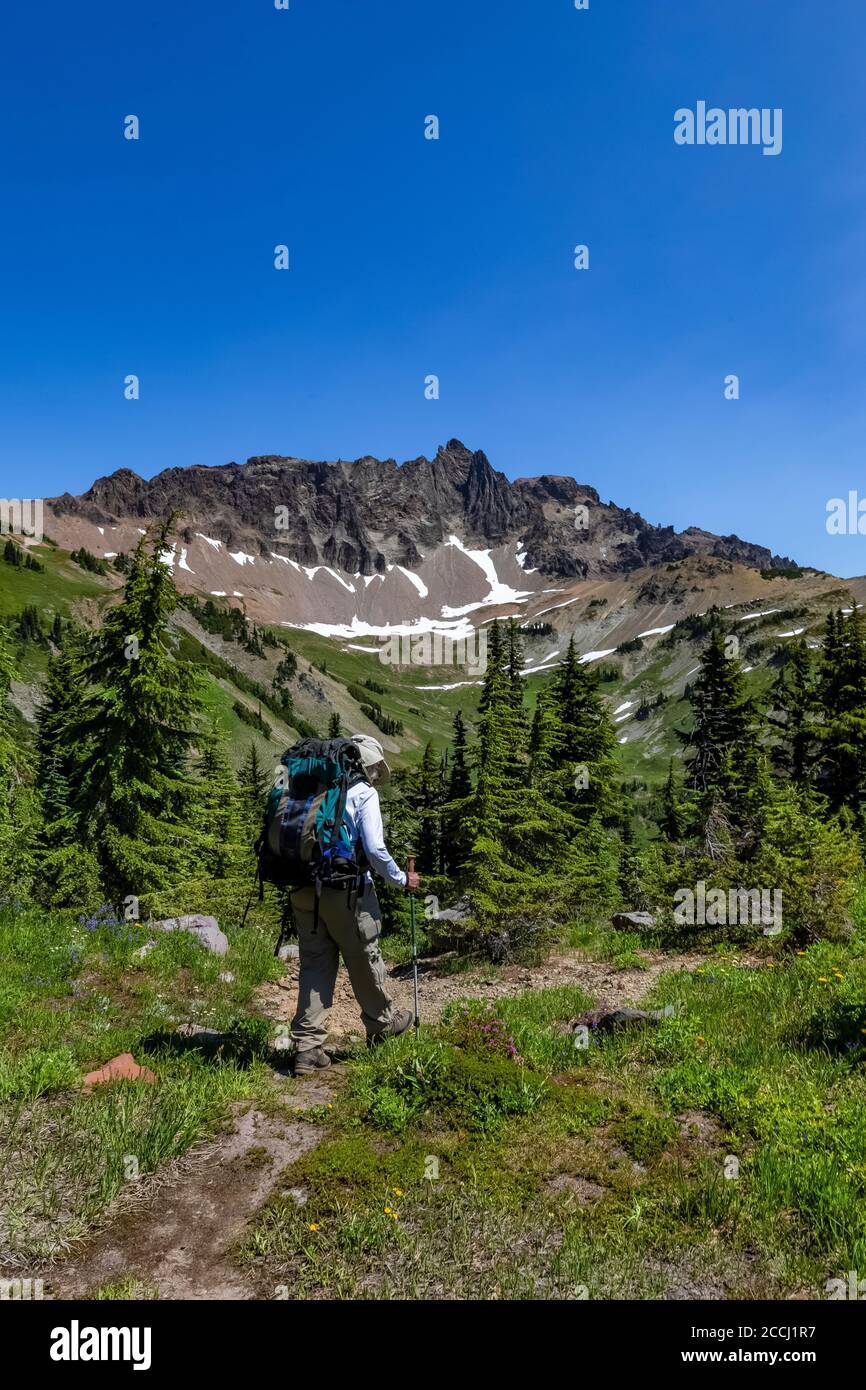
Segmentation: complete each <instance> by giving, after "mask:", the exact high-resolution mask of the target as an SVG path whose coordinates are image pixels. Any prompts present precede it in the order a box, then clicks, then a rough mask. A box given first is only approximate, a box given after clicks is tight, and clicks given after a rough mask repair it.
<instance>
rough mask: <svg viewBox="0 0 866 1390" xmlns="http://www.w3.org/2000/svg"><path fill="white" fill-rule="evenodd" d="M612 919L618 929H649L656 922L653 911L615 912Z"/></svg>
mask: <svg viewBox="0 0 866 1390" xmlns="http://www.w3.org/2000/svg"><path fill="white" fill-rule="evenodd" d="M611 921H612V922H613V925H614V926H615V927H616V928H617V930H618V931H647V930H648V928H650V927H654V926H655V924H656V919H655V917H653V915H652V913H651V912H615V913H614V915H613V917H612V918H611Z"/></svg>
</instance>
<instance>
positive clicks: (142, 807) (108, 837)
mask: <svg viewBox="0 0 866 1390" xmlns="http://www.w3.org/2000/svg"><path fill="white" fill-rule="evenodd" d="M172 529H173V518H168V519H167V520H166V521H164V522H163V523H162V524H161V525H158V526H156V527H154V528H152V529H151V530H150V531H149V532H148V533H147V534H146V535H145V536H143V537H142V539H141V541H140V543H139V545H138V547H137V548H136V551H135V553H134V555H133V557H132V560H131V565H130V569H129V573H128V575H127V578H126V583H125V586H124V591H123V598H122V601H121V602H120V603H119V604H117V605H115V606H114V607H113V608H110V609H109V610H108V613H107V615H106V618H105V622H104V624H103V626H102V628H101V629H100V631H99V632H98V633H97V635H96V637H95V640H94V644H93V652H92V656H91V658H90V660H89V662H88V665H87V669H86V672H85V675H86V679H87V681H88V685H89V687H90V689H89V692H88V695H87V697H86V700H85V707H84V712H83V717H82V721H81V727H80V730H79V738H80V741H81V742H82V745H83V747H84V756H83V760H82V766H81V769H80V773H79V775H78V777H77V784H76V787H75V793H74V801H73V805H74V809H75V810H76V811H77V812H78V813H79V815H80V816H81V818H82V824H86V829H87V844H88V847H90V848H91V849H92V850H93V852H94V853H95V854H96V855H97V857H98V860H99V864H100V872H101V875H102V881H103V887H104V891H105V893H106V895H107V897H108V898H109V899H110V900H111V901H113V902H115V903H117V902H119V901H120V900H122V899H124V898H125V897H127V896H128V895H133V896H135V897H138V898H140V899H143V900H146V899H147V897H148V895H150V894H151V893H156V892H159V891H162V890H169V889H171V888H173V887H174V886H175V885H176V884H177V883H178V882H180V881H182V880H183V879H185V878H186V877H188V874H189V871H190V869H191V868H192V866H193V865H194V864H195V863H196V862H197V859H198V854H199V849H200V846H199V845H198V844H197V836H196V833H195V827H196V821H197V818H196V814H195V810H196V801H197V798H198V796H199V795H200V788H199V786H198V784H197V783H196V781H195V780H194V778H193V777H192V774H191V768H190V754H191V751H192V749H193V747H194V746H196V744H197V743H198V740H199V734H200V724H201V718H202V715H203V702H202V677H201V675H200V673H199V672H198V671H197V670H196V668H195V667H194V666H193V665H192V663H191V662H189V661H187V660H185V659H184V658H182V657H180V656H179V655H177V654H176V652H174V651H173V650H172V644H171V641H170V635H169V620H170V618H171V616H172V614H173V612H174V611H175V609H176V608H177V606H178V603H179V597H178V593H177V590H176V589H175V586H174V581H173V579H172V576H171V571H170V570H169V568H168V566H167V565H166V564H165V563H164V562H163V559H162V556H163V554H164V553H165V552H166V551H167V550H168V549H169V544H170V535H171V532H172ZM85 818H86V819H85Z"/></svg>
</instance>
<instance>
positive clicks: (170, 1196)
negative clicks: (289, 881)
mask: <svg viewBox="0 0 866 1390" xmlns="http://www.w3.org/2000/svg"><path fill="white" fill-rule="evenodd" d="M705 959H706V958H705V957H701V956H699V955H688V954H687V955H675V956H663V955H656V954H652V955H651V954H649V953H646V954H645V968H644V969H641V970H635V969H632V970H616V969H614V967H613V966H611V965H608V964H605V963H603V962H598V961H587V960H581V959H579V958H578V955H577V953H574V952H571V953H562V954H555V955H552V956H551V957H550V959H549V960H548V961H547V962H546V963H545V964H544V965H541V966H536V967H533V968H528V967H526V968H524V967H519V966H508V967H505V968H503V969H500V970H498V971H496V972H493V971H492V970H489V969H488V970H487V971H483V970H473V971H467V972H464V973H461V974H456V975H442V974H439V973H438V972H437V966H436V963H435V962H433V961H430V960H424V961H422V962H421V970H420V990H421V1012H422V1019H424V1020H426V1021H427V1022H432V1021H434V1020H435V1019H437V1018H438V1017H439V1016H440V1014H441V1013H442V1010H443V1008H444V1007H445V1006H446V1004H448V1003H450V1002H452V1001H453V1000H455V999H459V998H461V997H463V998H465V997H468V996H472V997H475V998H481V999H491V1000H492V999H500V998H505V997H511V996H513V995H517V994H522V993H523V992H524V991H525V990H527V989H530V988H531V989H545V988H550V987H553V986H556V985H577V986H579V987H581V988H583V989H584V990H585V991H586V993H587V994H589V995H591V997H592V999H593V1001H594V1003H595V1004H596V1005H597V1006H603V1007H618V1006H620V1005H623V1004H631V1003H637V1002H639V1000H640V999H641V997H642V996H643V995H645V994H647V993H648V992H649V990H650V989H651V988H652V987H653V985H654V984H655V982H656V980H657V979H658V976H659V975H660V974H661V973H662V972H666V971H677V970H693V969H695V968H696V967H697V966H698V965H700V964H701V963H702V961H705ZM297 977H298V962H297V960H291V961H289V962H287V967H286V973H285V977H284V979H283V980H282V981H280V982H278V983H273V982H272V983H269V984H267V985H264V986H262V987H261V988H260V989H259V990H258V991H257V994H256V1005H257V1007H258V1009H259V1010H260V1011H261V1013H263V1014H265V1015H267V1016H268V1017H270V1018H273V1019H274V1020H275V1021H276V1022H280V1023H285V1022H287V1021H289V1020H290V1019H291V1016H292V1013H293V1011H294V1005H295V999H296V994H297ZM389 990H390V992H391V993H392V995H393V997H394V1000H395V1002H396V1003H397V1004H398V1005H400V1006H401V1007H407V1006H411V1003H412V975H411V969H410V968H408V967H406V966H396V967H392V968H391V970H390V971H389ZM331 1024H332V1036H333V1037H334V1038H335V1039H340V1040H347V1039H349V1038H351V1037H352V1036H355V1035H358V1033H359V1029H360V1023H359V1018H358V1006H357V1004H356V1003H355V1000H354V998H353V996H352V992H351V988H350V987H349V982H348V978H347V977H346V974H345V971H344V970H343V969H342V968H341V970H340V976H339V979H338V983H337V993H336V997H335V1001H334V1010H333V1014H332V1018H331ZM343 1073H344V1068H343V1067H341V1066H336V1065H335V1066H334V1067H333V1068H331V1069H329V1070H328V1071H327V1072H325V1073H323V1074H321V1075H319V1076H314V1077H310V1078H307V1079H305V1080H304V1081H302V1082H299V1083H297V1086H296V1089H295V1090H294V1091H293V1092H292V1095H291V1103H292V1105H293V1106H297V1107H299V1108H301V1109H307V1108H309V1107H310V1106H312V1105H321V1104H323V1103H325V1102H327V1101H329V1100H330V1098H331V1096H332V1095H333V1093H334V1091H335V1089H336V1087H337V1086H338V1085H339V1084H340V1080H341V1076H342V1074H343ZM234 1119H235V1129H234V1132H233V1133H231V1134H228V1135H226V1136H224V1137H220V1138H219V1139H216V1140H214V1141H212V1142H210V1143H208V1144H207V1145H204V1146H202V1147H200V1148H198V1149H196V1150H193V1151H192V1152H191V1153H189V1154H187V1155H186V1156H184V1157H183V1158H181V1159H179V1160H177V1161H176V1162H175V1163H172V1164H169V1165H167V1166H166V1168H164V1169H163V1170H161V1171H160V1173H159V1174H157V1175H155V1176H154V1177H153V1178H150V1179H147V1180H145V1182H143V1183H142V1185H141V1187H140V1189H139V1190H138V1191H137V1192H135V1193H134V1194H132V1200H130V1201H128V1202H126V1201H124V1199H121V1201H120V1203H119V1204H118V1206H117V1207H116V1208H115V1213H114V1215H113V1217H112V1219H111V1220H110V1224H109V1225H107V1226H106V1228H105V1230H103V1231H102V1232H101V1233H100V1234H99V1235H97V1236H96V1237H95V1238H94V1239H93V1240H92V1241H91V1242H90V1244H89V1245H88V1246H86V1247H85V1249H84V1250H83V1251H82V1253H81V1254H80V1255H78V1256H74V1257H73V1258H71V1259H68V1260H66V1261H64V1262H63V1263H62V1264H60V1265H56V1266H54V1267H53V1268H51V1269H48V1270H45V1271H44V1272H43V1275H44V1278H45V1280H46V1284H48V1285H50V1287H51V1290H52V1293H53V1296H54V1297H56V1298H77V1297H81V1296H82V1295H84V1294H88V1293H91V1292H93V1291H94V1290H95V1289H97V1288H99V1287H100V1286H101V1285H103V1284H106V1283H108V1282H109V1281H113V1280H119V1279H126V1278H129V1277H134V1278H136V1279H138V1280H140V1281H141V1282H142V1283H143V1284H145V1285H147V1286H150V1287H153V1288H155V1289H156V1290H158V1293H159V1297H160V1298H162V1299H195V1300H202V1299H207V1300H211V1299H227V1300H239V1299H253V1298H261V1297H263V1296H264V1297H268V1296H269V1295H268V1294H267V1293H266V1292H265V1293H264V1294H263V1293H262V1291H261V1290H259V1289H258V1288H257V1287H256V1286H255V1284H254V1281H253V1279H252V1278H250V1277H248V1276H247V1275H246V1274H245V1273H244V1272H243V1271H242V1270H240V1269H238V1268H237V1266H236V1265H235V1264H234V1263H233V1261H232V1259H231V1254H230V1252H231V1249H232V1247H233V1246H234V1245H235V1244H236V1243H237V1241H238V1239H239V1237H241V1236H242V1234H243V1232H244V1230H245V1228H246V1227H247V1225H248V1223H249V1222H250V1221H251V1219H252V1218H253V1216H254V1215H255V1213H256V1211H257V1210H258V1209H259V1208H260V1207H261V1205H262V1204H263V1203H264V1202H265V1201H266V1199H267V1198H268V1196H269V1195H270V1194H271V1192H272V1191H273V1189H274V1187H275V1186H276V1184H277V1182H278V1180H279V1177H280V1174H281V1173H282V1172H283V1170H284V1169H285V1168H286V1167H287V1166H288V1165H289V1164H290V1163H292V1162H294V1161H295V1160H296V1159H297V1158H299V1157H301V1156H302V1155H303V1154H305V1153H308V1152H309V1151H310V1149H312V1148H314V1147H315V1145H316V1144H317V1143H318V1141H319V1139H320V1137H321V1131H320V1130H318V1129H317V1128H316V1126H314V1125H312V1124H310V1123H308V1122H305V1121H304V1120H303V1119H302V1118H299V1119H298V1120H291V1121H286V1120H284V1119H279V1118H274V1117H270V1116H267V1115H264V1114H262V1113H261V1112H260V1111H257V1110H255V1109H253V1108H249V1109H246V1110H243V1108H242V1107H238V1109H237V1111H236V1112H235V1116H234ZM274 1296H276V1294H274Z"/></svg>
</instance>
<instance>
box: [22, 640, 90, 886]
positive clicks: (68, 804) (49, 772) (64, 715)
mask: <svg viewBox="0 0 866 1390" xmlns="http://www.w3.org/2000/svg"><path fill="white" fill-rule="evenodd" d="M86 659H87V636H86V634H84V633H82V632H78V631H71V632H70V631H67V634H66V637H65V640H64V641H63V643H62V645H61V647H60V649H59V651H58V652H57V653H56V654H55V655H54V656H53V657H52V659H51V661H50V662H49V663H48V673H47V676H46V682H45V692H44V699H43V703H42V706H41V708H40V711H39V715H38V719H37V735H36V755H37V762H36V784H37V795H38V803H39V817H38V827H37V833H36V840H35V848H34V854H35V868H36V875H35V890H36V896H37V897H38V898H39V900H40V901H41V902H44V903H45V904H46V905H49V906H54V907H73V906H79V907H85V908H87V907H95V906H96V905H97V904H96V901H95V899H97V898H98V896H99V865H98V863H97V859H96V855H95V853H94V852H93V850H92V849H91V848H88V846H87V844H86V817H85V815H83V813H82V808H81V805H80V804H79V805H78V806H76V804H75V788H76V786H77V785H78V783H79V782H80V778H81V770H82V766H83V762H84V758H85V753H86V751H87V750H86V747H85V743H84V738H83V735H82V725H83V721H84V712H85V704H86V698H87V692H88V686H87V677H86V675H85V669H86V667H85V663H86Z"/></svg>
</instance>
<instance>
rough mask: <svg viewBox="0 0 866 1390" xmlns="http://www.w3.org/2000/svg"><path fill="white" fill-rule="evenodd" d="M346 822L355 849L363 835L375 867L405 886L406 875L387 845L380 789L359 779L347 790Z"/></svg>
mask: <svg viewBox="0 0 866 1390" xmlns="http://www.w3.org/2000/svg"><path fill="white" fill-rule="evenodd" d="M343 824H344V825H345V827H346V829H347V830H348V832H349V835H350V837H351V840H352V848H353V849H354V847H355V845H357V843H358V840H359V839H360V841H361V845H362V846H363V850H364V853H365V854H366V856H367V859H368V862H369V864H370V867H371V868H372V869H375V870H376V872H377V873H378V874H381V875H382V877H383V878H387V879H388V881H389V882H390V883H394V884H396V886H397V887H398V888H405V887H406V875H405V874H404V872H403V870H402V869H401V868H400V867H399V866H398V865H397V864H396V863H395V862H394V860H393V859H392V858H391V856H390V854H389V853H388V850H387V848H386V845H385V828H384V826H383V825H382V809H381V807H380V805H379V793H378V792H377V791H376V788H375V787H371V786H370V785H369V783H367V782H356V783H355V785H354V786H352V787H350V788H349V790H348V792H347V793H346V809H345V811H344V812H343Z"/></svg>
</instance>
